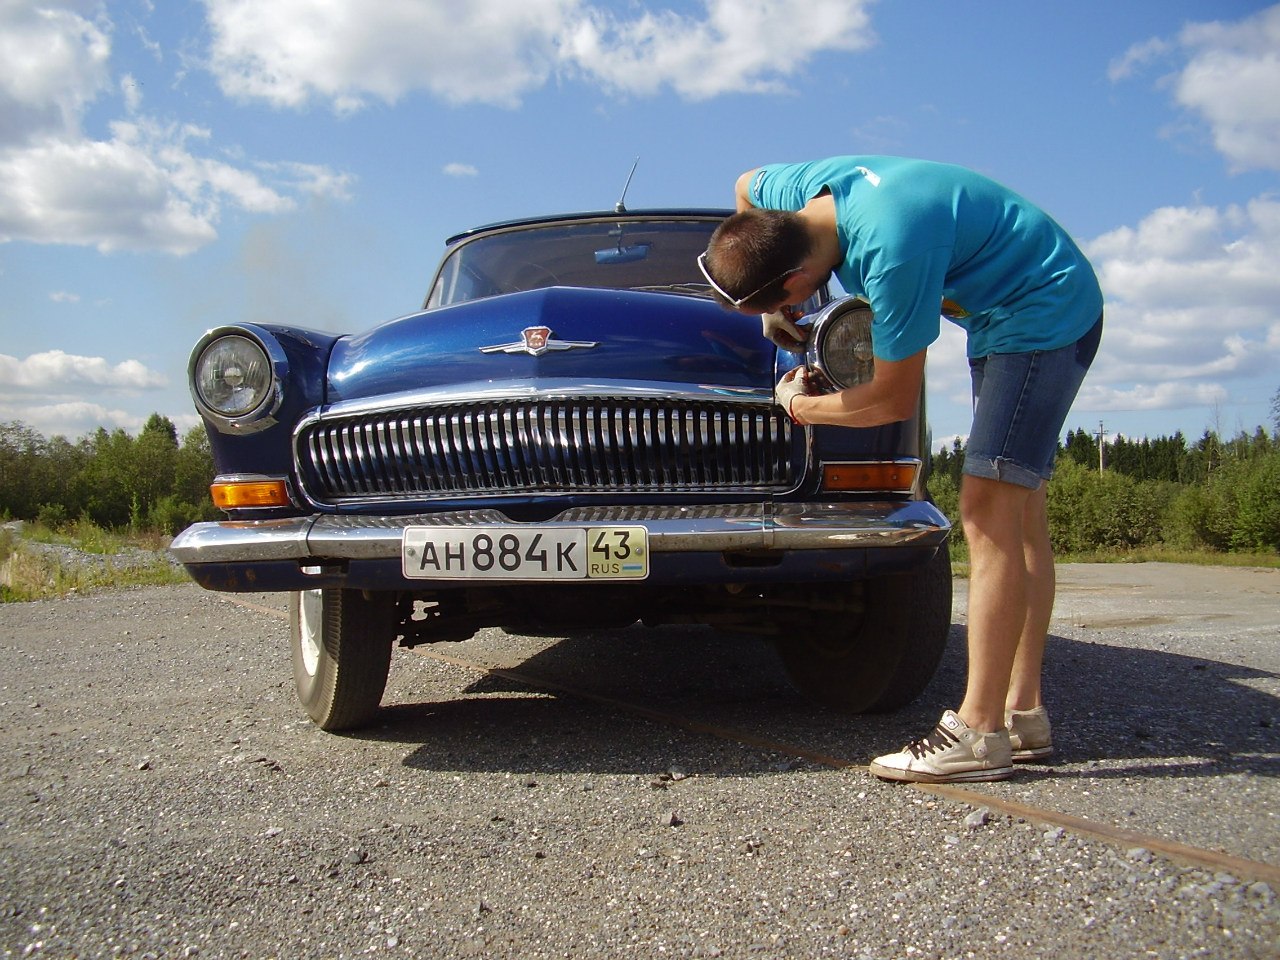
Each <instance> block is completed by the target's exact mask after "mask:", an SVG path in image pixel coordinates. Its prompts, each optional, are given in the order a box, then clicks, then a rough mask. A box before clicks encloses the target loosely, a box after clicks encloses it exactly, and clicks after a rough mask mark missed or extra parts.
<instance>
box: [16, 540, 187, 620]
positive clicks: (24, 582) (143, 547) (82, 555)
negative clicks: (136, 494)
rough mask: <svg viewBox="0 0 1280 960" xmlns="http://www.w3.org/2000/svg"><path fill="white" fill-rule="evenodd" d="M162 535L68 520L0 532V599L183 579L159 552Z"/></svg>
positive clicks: (35, 597) (40, 597) (20, 599)
mask: <svg viewBox="0 0 1280 960" xmlns="http://www.w3.org/2000/svg"><path fill="white" fill-rule="evenodd" d="M167 545H168V540H167V538H161V537H158V536H156V535H144V536H141V537H138V536H133V535H130V534H123V533H116V532H113V531H107V530H102V529H101V528H98V527H94V526H93V525H92V524H85V523H79V524H73V525H71V526H70V527H68V528H65V529H62V530H56V531H55V530H50V529H48V528H47V527H43V526H40V525H38V524H27V525H24V528H23V530H22V533H21V535H19V534H18V533H16V532H15V531H13V530H10V529H4V530H0V602H3V603H15V602H23V601H29V600H45V599H49V598H52V597H65V596H67V595H68V594H72V593H88V592H90V591H95V590H108V589H118V588H121V587H138V586H161V585H166V584H176V583H189V582H190V581H191V578H190V577H189V576H187V573H186V571H184V570H183V569H182V568H181V567H176V566H174V565H173V564H172V563H170V562H169V560H168V558H167V557H166V556H165V555H164V554H163V552H162V551H163V549H164V547H165V546H167Z"/></svg>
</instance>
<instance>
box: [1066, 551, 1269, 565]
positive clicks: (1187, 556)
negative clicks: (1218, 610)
mask: <svg viewBox="0 0 1280 960" xmlns="http://www.w3.org/2000/svg"><path fill="white" fill-rule="evenodd" d="M1054 559H1056V560H1057V561H1058V562H1059V563H1186V564H1192V565H1195V566H1201V567H1269V568H1273V569H1275V568H1280V554H1276V553H1275V552H1265V553H1248V552H1243V551H1241V552H1237V551H1232V552H1231V553H1224V552H1222V551H1218V550H1183V549H1179V548H1177V547H1167V546H1158V547H1135V548H1133V549H1131V550H1088V551H1079V552H1076V553H1062V554H1057V555H1056V556H1055V558H1054Z"/></svg>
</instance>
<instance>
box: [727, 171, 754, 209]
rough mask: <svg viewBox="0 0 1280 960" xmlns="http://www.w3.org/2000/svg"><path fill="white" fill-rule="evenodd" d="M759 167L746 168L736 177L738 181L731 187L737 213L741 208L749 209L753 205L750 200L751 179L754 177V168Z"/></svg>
mask: <svg viewBox="0 0 1280 960" xmlns="http://www.w3.org/2000/svg"><path fill="white" fill-rule="evenodd" d="M759 169H760V168H759V167H756V169H755V170H748V171H747V172H746V173H744V174H743V175H742V176H740V177H739V178H738V182H737V184H736V185H735V186H734V188H733V196H734V200H735V201H736V206H737V209H738V212H739V213H741V212H742V211H743V210H750V209H751V208H752V207H754V206H755V204H754V203H752V202H751V181H752V180H753V179H754V178H755V175H756V170H759Z"/></svg>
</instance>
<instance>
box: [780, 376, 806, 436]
mask: <svg viewBox="0 0 1280 960" xmlns="http://www.w3.org/2000/svg"><path fill="white" fill-rule="evenodd" d="M800 396H805V397H807V396H810V393H809V369H808V368H807V367H796V368H795V369H794V370H789V371H788V372H787V373H786V374H785V375H784V376H783V378H782V379H781V380H779V381H778V385H777V386H776V387H774V388H773V399H774V400H776V401H777V402H778V405H779V406H781V407H782V409H783V410H785V411H787V416H789V417H790V418H791V419H792V420H793V421H795V422H796V423H804V421H803V420H801V419H800V418H799V417H797V416H796V415H795V413H793V412H792V410H791V403H792V401H794V400H795V398H796V397H800Z"/></svg>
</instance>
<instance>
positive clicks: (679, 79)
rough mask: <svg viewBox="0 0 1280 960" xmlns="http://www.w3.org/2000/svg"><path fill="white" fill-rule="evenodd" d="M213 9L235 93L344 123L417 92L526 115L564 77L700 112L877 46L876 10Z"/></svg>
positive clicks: (222, 60)
mask: <svg viewBox="0 0 1280 960" xmlns="http://www.w3.org/2000/svg"><path fill="white" fill-rule="evenodd" d="M204 4H205V8H206V10H207V14H208V21H209V26H210V30H211V33H212V35H213V41H212V46H211V50H210V58H209V66H210V69H211V70H212V71H213V72H214V74H215V75H216V77H217V79H218V82H219V84H220V85H221V86H222V89H223V90H224V92H226V93H227V94H228V95H230V96H234V97H240V98H245V99H260V100H265V101H267V102H270V103H272V104H275V105H277V106H282V107H292V108H299V107H302V106H305V105H306V104H308V103H309V102H311V101H312V100H321V101H328V102H329V103H330V105H331V106H332V108H333V109H335V110H337V111H339V112H347V111H353V110H358V109H360V108H362V107H363V106H364V105H365V103H366V102H367V100H368V99H370V98H373V99H378V100H382V101H384V102H387V103H395V102H396V101H397V100H399V99H400V98H401V97H403V96H405V95H407V94H409V93H412V92H425V93H427V94H430V95H432V96H436V97H439V98H440V99H442V100H444V101H446V102H449V103H477V102H478V103H491V104H497V105H500V106H514V105H516V104H518V103H519V102H520V99H521V98H522V97H523V96H524V95H525V94H527V93H529V92H531V91H533V90H536V89H538V88H539V87H541V86H543V85H544V84H546V83H547V82H548V81H549V80H551V79H552V78H553V77H555V76H576V77H580V78H581V79H583V80H584V81H585V82H588V83H596V84H599V85H601V86H603V87H605V88H607V89H608V90H610V91H612V92H616V93H620V94H624V95H650V94H654V93H657V92H658V91H659V90H661V89H663V88H668V87H669V88H671V89H673V90H675V91H676V92H677V93H678V94H679V95H681V96H682V97H685V98H687V99H690V100H701V99H706V98H708V97H713V96H717V95H719V94H724V93H731V92H774V91H778V90H780V89H783V86H784V84H785V82H786V78H788V77H790V76H793V75H795V74H797V73H798V72H800V71H802V70H803V69H804V68H805V67H806V65H807V64H808V62H809V61H810V60H811V58H812V57H813V56H815V55H817V54H819V53H821V52H823V51H826V50H860V49H864V48H866V47H867V46H869V45H871V44H872V43H873V42H874V36H873V35H872V33H871V30H870V26H869V17H868V15H867V13H866V8H867V6H868V5H869V4H868V3H867V2H866V0H705V3H704V4H703V7H704V9H705V15H704V16H703V17H702V18H696V17H692V16H687V15H684V14H679V13H676V12H674V11H672V10H658V11H651V10H643V8H642V7H639V6H635V7H631V8H629V9H639V10H643V12H641V13H639V14H638V15H635V16H632V17H631V18H629V19H628V18H626V17H624V16H620V15H618V14H615V13H613V12H611V11H610V10H609V9H608V8H606V7H605V6H604V5H603V4H589V3H584V2H583V0H524V2H523V3H519V4H516V3H514V2H512V0H472V2H470V3H467V4H458V3H440V2H435V3H423V2H417V0H381V2H379V3H377V4H368V3H364V2H363V0H330V2H328V3H326V4H324V5H323V6H318V5H317V4H315V3H314V2H312V0H274V2H272V3H261V2H259V0H204ZM815 24H816V25H820V27H815ZM779 50H785V55H779V53H778V51H779Z"/></svg>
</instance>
